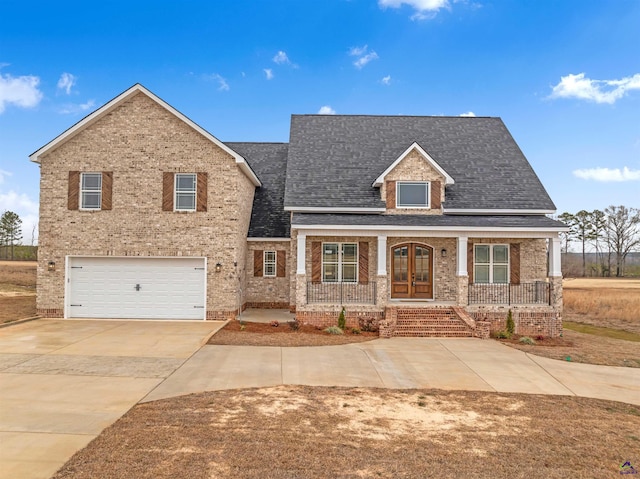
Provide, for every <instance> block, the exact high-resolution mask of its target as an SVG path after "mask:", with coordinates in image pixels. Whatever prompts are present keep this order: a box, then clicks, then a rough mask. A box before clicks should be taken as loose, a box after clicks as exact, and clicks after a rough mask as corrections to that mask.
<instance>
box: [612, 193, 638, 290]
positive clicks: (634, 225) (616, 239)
mask: <svg viewBox="0 0 640 479" xmlns="http://www.w3.org/2000/svg"><path fill="white" fill-rule="evenodd" d="M604 212H605V214H606V215H607V243H608V246H609V251H613V252H614V253H615V255H616V276H618V277H619V276H624V265H625V261H626V259H627V255H628V254H629V253H630V252H632V251H634V250H636V249H638V248H639V247H640V210H638V209H636V208H627V207H626V206H609V207H608V208H606V209H605V210H604Z"/></svg>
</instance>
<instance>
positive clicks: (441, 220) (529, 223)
mask: <svg viewBox="0 0 640 479" xmlns="http://www.w3.org/2000/svg"><path fill="white" fill-rule="evenodd" d="M291 224H292V225H294V226H297V227H304V226H312V225H336V226H372V227H376V226H398V227H403V226H425V227H473V228H482V227H491V228H545V229H547V228H558V229H562V230H564V229H566V226H565V225H564V223H561V222H560V221H556V220H554V219H551V218H549V217H547V216H543V215H508V216H485V215H376V214H371V215H366V214H365V215H358V214H322V213H294V214H293V219H292V220H291Z"/></svg>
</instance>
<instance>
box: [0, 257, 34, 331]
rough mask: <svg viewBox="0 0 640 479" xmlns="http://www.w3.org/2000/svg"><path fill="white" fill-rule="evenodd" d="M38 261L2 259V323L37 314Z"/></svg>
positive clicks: (0, 299)
mask: <svg viewBox="0 0 640 479" xmlns="http://www.w3.org/2000/svg"><path fill="white" fill-rule="evenodd" d="M36 266H37V264H36V262H35V261H0V323H6V322H10V321H15V320H17V319H23V318H29V317H33V316H35V315H36Z"/></svg>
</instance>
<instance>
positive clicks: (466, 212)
mask: <svg viewBox="0 0 640 479" xmlns="http://www.w3.org/2000/svg"><path fill="white" fill-rule="evenodd" d="M442 213H443V214H445V215H553V214H555V213H556V210H515V209H502V210H501V209H493V210H492V209H465V208H450V209H447V208H443V209H442Z"/></svg>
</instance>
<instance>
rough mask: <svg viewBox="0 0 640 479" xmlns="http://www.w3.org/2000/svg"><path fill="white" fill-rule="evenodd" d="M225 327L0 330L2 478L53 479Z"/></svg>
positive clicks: (144, 324)
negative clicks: (72, 457) (71, 459)
mask: <svg viewBox="0 0 640 479" xmlns="http://www.w3.org/2000/svg"><path fill="white" fill-rule="evenodd" d="M223 324H224V323H222V322H218V321H216V322H212V321H207V322H204V321H200V322H191V321H189V322H184V321H180V322H161V321H154V322H150V321H129V322H124V321H106V320H99V321H96V320H93V321H90V320H89V321H75V320H66V321H60V320H37V321H30V322H27V323H22V324H18V325H13V326H9V327H7V328H2V329H0V444H1V447H0V478H2V479H4V478H7V479H9V478H10V479H27V478H28V479H39V478H42V479H45V478H49V477H51V476H52V475H53V474H54V473H55V472H56V471H57V470H58V469H59V468H60V467H61V466H62V465H63V464H64V463H65V462H66V461H68V460H69V458H70V457H71V456H72V455H73V453H75V452H76V451H78V450H79V449H82V448H83V447H84V446H86V445H87V444H88V443H89V442H90V441H91V440H92V439H93V438H94V437H96V436H97V435H98V434H100V432H102V430H103V429H104V428H105V427H107V426H109V425H110V424H112V423H114V422H115V421H117V420H118V419H119V418H120V417H121V416H122V415H123V414H124V413H126V412H127V411H128V410H129V409H130V408H131V407H132V406H134V405H135V404H136V403H137V402H138V401H140V399H142V398H143V397H144V396H145V395H147V394H148V393H149V391H151V390H153V388H155V387H156V386H157V385H158V384H160V383H161V382H162V381H163V380H164V379H165V378H166V377H167V376H169V375H170V374H171V373H172V372H173V371H175V370H176V369H177V368H178V367H180V366H181V365H182V364H183V363H184V362H185V360H186V359H187V358H189V357H190V356H191V355H192V354H193V353H194V352H196V351H197V350H198V349H199V348H200V347H201V346H202V345H203V344H204V343H205V342H206V339H207V338H208V337H209V336H210V335H211V334H212V333H213V332H214V331H216V330H217V329H219V328H220V327H222V325H223Z"/></svg>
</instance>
